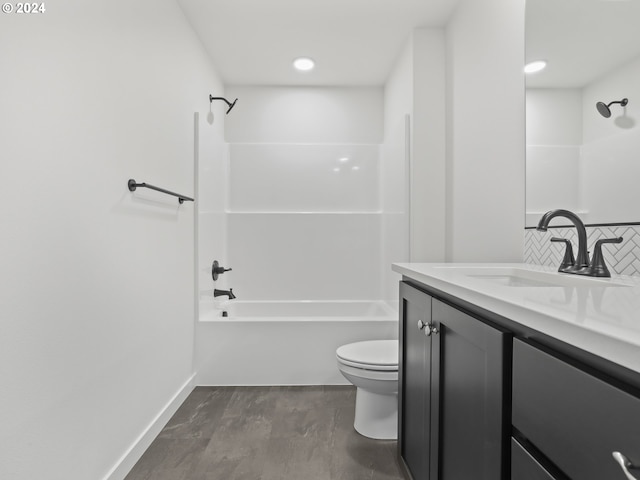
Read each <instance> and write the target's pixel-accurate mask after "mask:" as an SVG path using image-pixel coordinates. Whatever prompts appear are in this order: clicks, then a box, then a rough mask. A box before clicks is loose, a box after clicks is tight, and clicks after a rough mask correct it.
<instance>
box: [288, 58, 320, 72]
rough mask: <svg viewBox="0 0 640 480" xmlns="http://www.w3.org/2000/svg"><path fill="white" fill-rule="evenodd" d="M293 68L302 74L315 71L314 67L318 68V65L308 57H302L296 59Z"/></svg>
mask: <svg viewBox="0 0 640 480" xmlns="http://www.w3.org/2000/svg"><path fill="white" fill-rule="evenodd" d="M293 66H294V67H295V68H296V70H300V71H301V72H308V71H309V70H313V67H315V66H316V63H315V62H314V61H313V60H311V59H310V58H308V57H300V58H296V59H295V60H294V61H293Z"/></svg>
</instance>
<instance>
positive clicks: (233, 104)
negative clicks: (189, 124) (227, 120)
mask: <svg viewBox="0 0 640 480" xmlns="http://www.w3.org/2000/svg"><path fill="white" fill-rule="evenodd" d="M214 100H222V101H223V102H224V103H226V104H227V105H229V108H228V109H227V115H228V114H229V112H230V111H231V109H232V108H233V107H234V106H235V104H236V102H237V101H238V99H237V98H236V99H235V100H234V101H233V103H231V102H230V101H229V100H227V99H226V98H224V97H214V96H213V95H209V103H213V101H214Z"/></svg>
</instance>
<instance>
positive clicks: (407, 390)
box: [398, 283, 435, 480]
mask: <svg viewBox="0 0 640 480" xmlns="http://www.w3.org/2000/svg"><path fill="white" fill-rule="evenodd" d="M430 322H431V297H430V296H428V295H427V294H425V293H423V292H421V291H420V290H417V289H415V288H413V287H411V286H410V285H408V284H406V283H400V336H399V337H400V358H399V359H398V375H399V382H400V383H399V385H400V388H399V392H398V402H399V403H398V409H399V410H398V413H399V415H398V422H399V425H398V433H399V435H398V449H399V453H400V456H401V458H402V460H403V461H404V464H405V466H406V468H407V469H408V470H409V473H410V474H411V476H412V477H413V479H414V480H423V479H428V478H429V476H428V473H429V470H428V469H429V451H430V443H429V432H430V428H429V411H430V406H429V401H430V396H429V391H430V384H431V371H430V365H429V362H430V355H431V353H430V342H429V338H428V337H427V336H425V335H424V328H425V327H422V328H421V326H422V325H423V324H429V323H430ZM428 359H429V360H428ZM434 478H435V477H434Z"/></svg>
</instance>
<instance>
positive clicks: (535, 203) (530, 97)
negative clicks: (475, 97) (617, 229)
mask: <svg viewBox="0 0 640 480" xmlns="http://www.w3.org/2000/svg"><path fill="white" fill-rule="evenodd" d="M639 25H640V1H639V0H526V25H525V27H526V56H525V58H526V61H527V62H532V61H536V60H543V61H545V62H546V63H547V66H546V68H545V69H543V70H541V71H539V72H537V73H532V74H527V75H526V87H527V89H526V91H527V94H526V99H527V104H526V112H527V119H526V120H527V132H526V133H527V135H526V138H527V170H526V178H527V181H526V210H527V212H526V221H525V223H526V226H528V227H531V226H535V225H536V224H537V222H538V220H539V218H540V216H541V215H542V214H543V213H544V212H546V211H548V210H552V209H556V208H565V209H568V210H572V211H574V212H576V213H578V214H579V215H580V216H581V218H583V220H584V222H585V223H586V224H590V225H602V224H619V223H637V222H640V28H639V27H638V26H639ZM623 99H628V103H626V105H624V103H625V102H623ZM616 101H617V102H621V103H611V102H616ZM598 102H602V105H600V108H599V109H598V108H597V107H596V105H597V104H598ZM607 105H609V108H608V110H609V111H610V116H609V117H605V116H603V114H602V113H604V114H606V113H607V108H606V106H607ZM599 110H600V111H599Z"/></svg>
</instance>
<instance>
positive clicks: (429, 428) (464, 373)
mask: <svg viewBox="0 0 640 480" xmlns="http://www.w3.org/2000/svg"><path fill="white" fill-rule="evenodd" d="M399 338H400V358H399V380H400V389H399V416H398V417H399V420H398V421H399V428H398V451H399V456H400V459H401V464H402V466H403V468H404V470H405V474H406V475H407V476H408V477H409V478H411V479H413V480H426V479H429V480H459V479H471V478H473V479H474V480H475V479H478V480H482V479H485V480H500V479H502V478H505V472H504V471H505V468H504V465H505V461H506V458H508V454H505V449H506V442H505V441H504V438H505V432H507V431H508V430H507V426H508V424H509V418H508V416H507V412H508V408H506V402H505V398H506V393H507V390H506V389H505V381H506V379H507V378H508V371H509V370H508V363H507V362H505V358H506V357H507V355H508V354H510V349H509V346H510V344H511V337H510V334H509V333H507V332H506V331H504V330H502V329H499V328H496V326H492V325H490V324H488V323H486V322H484V321H482V320H480V319H478V318H476V317H473V316H471V315H469V314H467V313H465V312H463V311H461V310H459V309H457V308H454V307H453V306H451V305H449V304H447V303H445V302H443V301H442V300H440V299H438V298H436V297H434V296H432V295H429V294H427V293H426V292H424V291H422V290H421V289H419V288H416V287H415V286H412V285H410V284H409V283H407V282H401V284H400V337H399Z"/></svg>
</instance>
